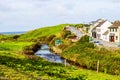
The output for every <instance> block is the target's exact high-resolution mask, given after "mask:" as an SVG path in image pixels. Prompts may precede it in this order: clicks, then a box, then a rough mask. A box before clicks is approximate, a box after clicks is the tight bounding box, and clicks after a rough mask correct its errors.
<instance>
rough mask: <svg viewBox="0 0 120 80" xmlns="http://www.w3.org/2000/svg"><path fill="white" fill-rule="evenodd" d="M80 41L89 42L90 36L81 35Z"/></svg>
mask: <svg viewBox="0 0 120 80" xmlns="http://www.w3.org/2000/svg"><path fill="white" fill-rule="evenodd" d="M79 42H89V36H87V35H85V36H83V37H81V39H80V40H79Z"/></svg>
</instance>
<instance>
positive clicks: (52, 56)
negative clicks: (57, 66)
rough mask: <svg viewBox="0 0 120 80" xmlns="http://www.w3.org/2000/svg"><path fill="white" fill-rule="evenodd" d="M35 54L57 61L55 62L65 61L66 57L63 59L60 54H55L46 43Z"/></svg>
mask: <svg viewBox="0 0 120 80" xmlns="http://www.w3.org/2000/svg"><path fill="white" fill-rule="evenodd" d="M35 55H38V56H40V57H42V58H45V59H47V60H48V61H50V62H55V63H64V59H62V58H61V57H60V56H58V55H56V54H54V53H51V52H50V51H49V46H48V45H46V44H43V45H42V46H41V49H40V50H38V51H37V52H36V53H35Z"/></svg>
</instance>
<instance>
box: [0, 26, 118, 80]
mask: <svg viewBox="0 0 120 80" xmlns="http://www.w3.org/2000/svg"><path fill="white" fill-rule="evenodd" d="M66 25H68V24H61V25H56V26H51V27H45V28H39V29H36V30H33V31H29V32H27V33H26V34H23V35H21V36H20V37H19V38H18V40H17V38H16V37H18V36H14V37H13V36H12V37H11V36H8V38H7V37H5V41H2V42H0V80H120V76H117V75H110V74H105V73H97V72H96V71H92V70H86V69H80V68H77V67H75V66H72V65H70V66H66V67H65V66H64V64H59V63H51V62H48V61H46V60H44V59H42V58H39V57H37V56H34V55H27V54H24V53H22V52H23V51H24V49H25V47H26V46H27V49H29V48H28V47H30V49H31V47H33V44H36V42H32V41H29V40H31V39H38V38H40V37H44V36H49V35H57V36H59V34H60V32H61V31H62V29H63V28H64V26H66ZM1 38H2V40H4V39H3V36H2V37H1ZM11 38H13V39H11ZM6 39H7V40H6ZM20 40H21V41H20ZM31 45H32V46H31ZM68 49H70V50H71V48H70V47H68V48H67V50H68ZM72 49H73V48H72ZM74 49H78V48H76V47H75V48H74ZM68 51H69V50H68ZM66 52H67V51H66ZM72 52H73V51H71V53H72ZM65 54H66V53H65ZM73 55H74V54H73ZM70 57H71V56H70ZM72 57H74V56H72ZM82 61H83V60H82Z"/></svg>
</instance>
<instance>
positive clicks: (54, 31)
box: [19, 24, 68, 40]
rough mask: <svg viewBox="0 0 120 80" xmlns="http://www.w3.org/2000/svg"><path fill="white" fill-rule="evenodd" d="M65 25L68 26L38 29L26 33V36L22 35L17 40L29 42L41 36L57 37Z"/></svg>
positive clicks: (61, 25)
mask: <svg viewBox="0 0 120 80" xmlns="http://www.w3.org/2000/svg"><path fill="white" fill-rule="evenodd" d="M67 25H68V24H60V25H56V26H51V27H45V28H39V29H36V30H33V31H29V32H27V33H26V34H24V35H22V36H21V37H20V38H19V39H24V40H29V39H37V38H40V37H43V36H49V35H58V34H59V33H60V32H61V30H62V29H63V28H64V27H65V26H67Z"/></svg>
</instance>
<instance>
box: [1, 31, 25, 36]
mask: <svg viewBox="0 0 120 80" xmlns="http://www.w3.org/2000/svg"><path fill="white" fill-rule="evenodd" d="M24 33H26V32H25V31H21V32H0V34H4V35H8V34H24Z"/></svg>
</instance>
